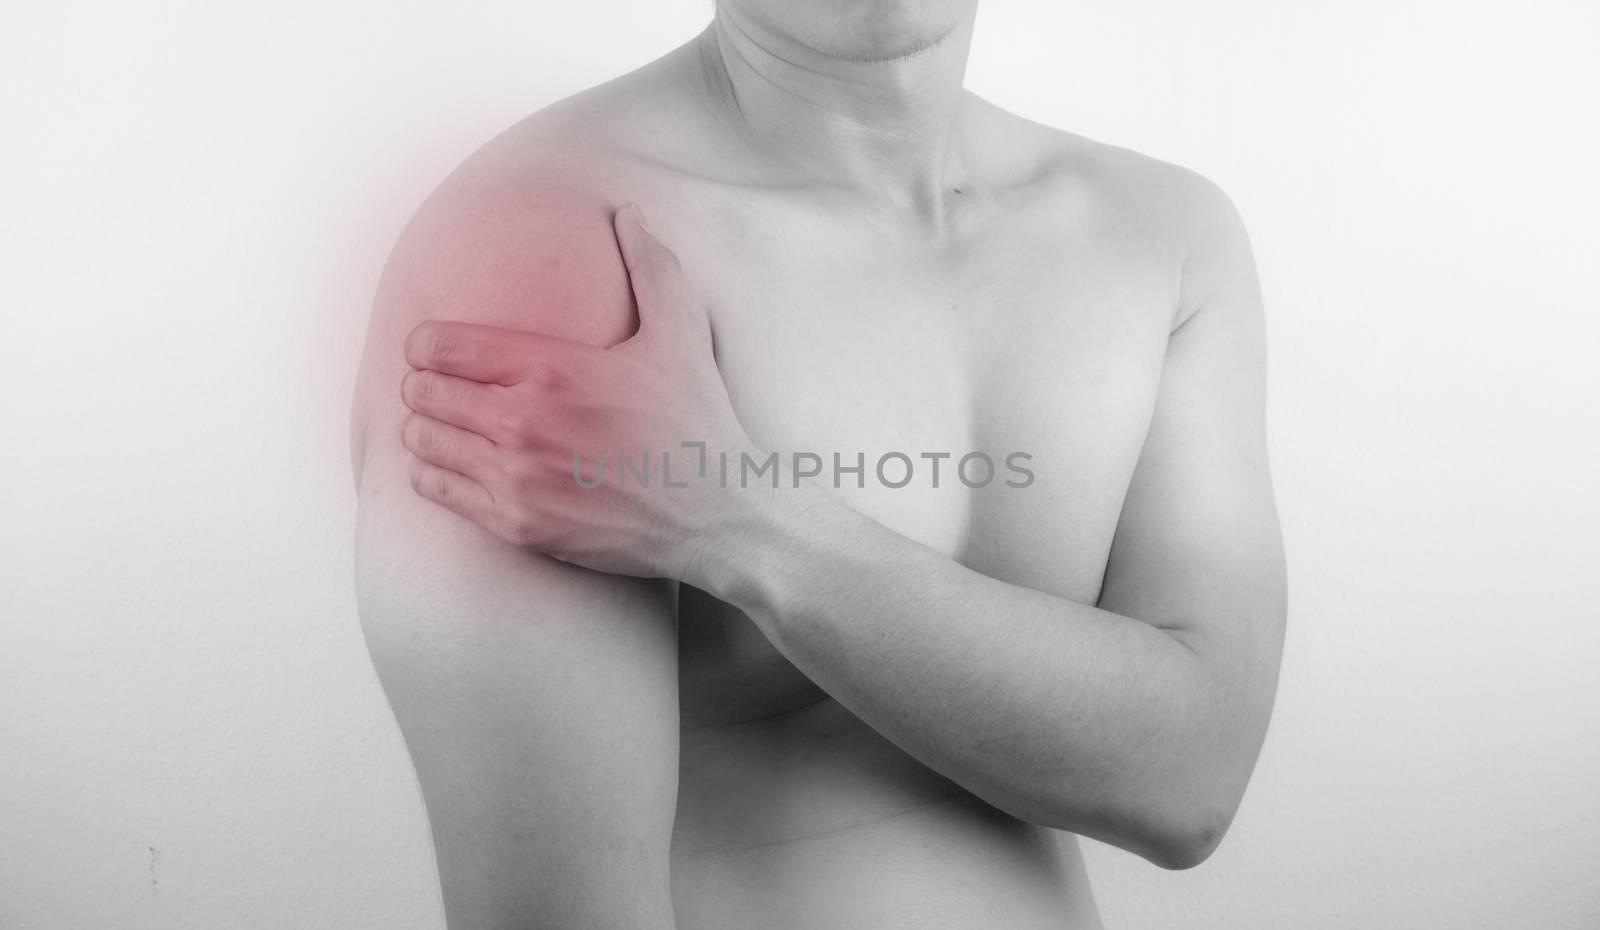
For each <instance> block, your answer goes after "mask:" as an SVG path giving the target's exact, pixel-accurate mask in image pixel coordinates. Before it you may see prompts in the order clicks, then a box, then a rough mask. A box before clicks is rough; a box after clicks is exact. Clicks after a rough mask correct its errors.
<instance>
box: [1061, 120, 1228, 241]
mask: <svg viewBox="0 0 1600 930" xmlns="http://www.w3.org/2000/svg"><path fill="white" fill-rule="evenodd" d="M1039 130H1040V131H1039V132H1038V134H1037V136H1036V138H1037V139H1038V140H1039V149H1040V151H1041V152H1042V153H1043V161H1044V163H1045V164H1047V165H1048V166H1049V170H1050V171H1051V172H1052V173H1054V174H1056V175H1057V176H1058V177H1060V178H1062V179H1064V181H1065V184H1066V185H1067V186H1070V187H1071V188H1074V189H1076V190H1077V191H1079V192H1080V194H1081V196H1082V197H1083V198H1084V199H1085V200H1086V201H1087V202H1088V203H1089V204H1090V205H1091V207H1092V209H1093V210H1094V213H1095V215H1096V217H1097V219H1098V220H1099V222H1100V223H1101V224H1102V225H1104V226H1107V227H1115V228H1117V229H1120V230H1122V231H1124V232H1125V233H1127V234H1133V235H1139V236H1143V237H1148V238H1150V239H1151V240H1154V241H1157V242H1160V243H1162V244H1165V245H1167V246H1170V247H1171V248H1173V249H1175V250H1177V251H1179V252H1182V253H1186V254H1190V253H1196V252H1198V251H1200V250H1201V249H1202V248H1203V247H1206V246H1209V245H1214V244H1216V242H1217V241H1218V239H1219V237H1221V238H1233V237H1237V236H1240V235H1242V233H1243V224H1242V222H1241V220H1240V217H1239V211H1238V209H1237V208H1236V207H1235V206H1234V203H1233V200H1232V199H1231V198H1230V197H1229V196H1228V195H1227V193H1225V192H1224V191H1223V189H1222V188H1221V187H1220V186H1219V185H1218V184H1217V183H1216V182H1214V181H1212V180H1211V179H1210V178H1208V177H1206V176H1205V175H1203V174H1201V173H1200V172H1198V171H1195V170H1193V169H1191V168H1186V167H1184V166H1182V165H1178V164H1174V163H1172V162H1169V161H1164V160H1162V159H1160V158H1155V157H1153V156H1150V155H1146V154H1144V153H1142V152H1137V151H1134V150H1133V149H1129V148H1124V147H1122V146H1117V145H1111V144H1109V143H1105V142H1100V141H1097V140H1094V139H1090V138H1087V137H1085V136H1079V135H1075V134H1073V133H1070V132H1066V131H1063V130H1059V129H1051V128H1048V127H1039Z"/></svg>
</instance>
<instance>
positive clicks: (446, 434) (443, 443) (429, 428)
mask: <svg viewBox="0 0 1600 930" xmlns="http://www.w3.org/2000/svg"><path fill="white" fill-rule="evenodd" d="M400 443H401V445H404V446H405V447H406V449H408V450H409V451H410V452H411V454H412V455H415V456H416V457H417V458H419V459H421V460H422V461H424V462H427V463H428V464H429V465H437V466H439V467H440V468H444V469H448V470H450V471H453V472H458V473H460V474H463V475H466V476H467V477H468V478H471V479H472V480H473V481H476V482H478V483H479V484H487V481H486V479H487V478H488V477H489V474H490V469H491V463H493V461H494V453H495V445H494V443H492V442H490V441H489V440H487V439H485V438H483V437H482V436H480V435H478V434H477V433H473V432H469V431H467V430H464V429H460V428H458V427H455V426H451V425H450V424H448V423H444V422H441V421H439V420H435V419H432V418H430V417H425V416H422V415H421V414H416V413H413V414H411V415H410V416H408V417H406V422H405V424H404V425H403V426H401V428H400Z"/></svg>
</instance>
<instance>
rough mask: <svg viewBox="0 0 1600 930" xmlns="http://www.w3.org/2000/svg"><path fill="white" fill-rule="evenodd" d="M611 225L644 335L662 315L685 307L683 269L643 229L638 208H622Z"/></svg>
mask: <svg viewBox="0 0 1600 930" xmlns="http://www.w3.org/2000/svg"><path fill="white" fill-rule="evenodd" d="M613 225H614V226H615V228H616V234H617V245H618V246H620V247H621V249H622V260H623V262H624V263H625V264H626V265H627V266H628V280H629V282H630V283H631V284H632V285H633V298H634V303H636V304H638V307H639V332H641V333H644V332H647V331H649V330H650V329H651V328H652V326H653V325H654V324H657V323H658V322H659V320H660V318H661V317H662V316H663V315H664V314H669V313H676V312H681V311H682V309H683V307H684V306H685V304H686V303H687V296H686V292H685V287H684V283H683V266H682V265H681V264H680V263H679V262H678V256H677V254H676V253H674V252H673V251H672V250H671V249H669V248H667V246H666V243H664V242H662V241H661V240H660V239H657V238H656V237H655V235H654V234H652V233H651V232H650V230H649V229H647V228H646V227H645V225H644V213H643V212H642V211H640V209H639V205H638V204H634V203H630V204H625V205H624V206H623V207H622V209H620V210H618V211H617V215H616V217H615V218H614V219H613Z"/></svg>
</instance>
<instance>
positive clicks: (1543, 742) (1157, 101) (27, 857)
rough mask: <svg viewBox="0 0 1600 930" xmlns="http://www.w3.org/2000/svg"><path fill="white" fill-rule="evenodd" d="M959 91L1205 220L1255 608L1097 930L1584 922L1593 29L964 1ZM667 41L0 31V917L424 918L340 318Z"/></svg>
mask: <svg viewBox="0 0 1600 930" xmlns="http://www.w3.org/2000/svg"><path fill="white" fill-rule="evenodd" d="M986 2H987V3H988V5H987V6H986V7H985V11H984V13H983V14H982V16H981V20H980V26H979V31H980V35H979V39H978V45H977V47H976V48H975V50H974V60H973V64H972V70H971V85H972V86H973V88H974V89H975V90H977V91H978V92H979V93H982V94H986V95H988V96H990V97H991V98H992V99H995V100H996V101H997V102H999V103H1001V104H1002V105H1006V106H1010V107H1011V108H1013V109H1015V110H1018V111H1020V112H1021V113H1023V114H1025V115H1028V116H1031V117H1033V118H1036V119H1039V120H1041V121H1044V122H1049V123H1053V124H1056V125H1061V126H1065V127H1067V128H1071V129H1074V130H1075V131H1079V132H1082V133H1086V134H1088V135H1091V136H1094V137H1097V138H1101V139H1104V140H1107V141H1114V142H1118V143H1121V144H1124V145H1128V146H1131V147H1133V148H1137V149H1141V150H1143V151H1146V152H1149V153H1151V154H1155V155H1158V156H1161V157H1165V158H1168V159H1171V160H1175V161H1178V162H1181V163H1184V164H1187V165H1190V166H1192V167H1194V168H1197V169H1199V170H1200V171H1202V172H1204V173H1207V174H1209V175H1210V176H1212V177H1213V178H1215V179H1216V180H1218V181H1219V182H1220V183H1221V184H1222V185H1223V186H1224V187H1226V188H1227V189H1228V190H1229V191H1231V192H1232V194H1233V196H1234V198H1235V200H1236V201H1237V202H1238V203H1239V205H1240V207H1241V208H1242V210H1243V211H1244V213H1245V216H1246V218H1247V220H1248V222H1249V224H1250V226H1251V228H1252V230H1253V233H1254V237H1255V241H1256V246H1257V254H1258V259H1259V262H1260V266H1261V269H1262V277H1263V282H1264V285H1265V289H1266V293H1267V295H1268V299H1269V302H1270V312H1271V336H1272V346H1271V348H1272V360H1273V368H1274V382H1273V392H1274V393H1273V401H1272V426H1273V442H1274V457H1275V462H1276V468H1277V475H1278V490H1279V495H1280V499H1281V503H1282V509H1283V514H1284V521H1285V525H1286V531H1287V535H1288V544H1289V552H1290V561H1291V572H1292V585H1293V614H1292V619H1291V624H1292V627H1291V631H1290V636H1289V642H1288V652H1287V656H1286V658H1285V666H1284V673H1283V685H1282V690H1281V698H1280V702H1279V706H1278V710H1277V715H1276V717H1275V721H1274V724H1273V728H1272V733H1271V736H1270V738H1269V740H1268V744H1267V748H1266V751H1265V754H1264V756H1263V758H1262V760H1261V764H1260V767H1259V769H1258V772H1257V776H1256V779H1255V782H1254V783H1253V786H1252V789H1251V792H1250V795H1249V797H1248V798H1247V800H1246V803H1245V807H1244V810H1243V812H1242V813H1241V815H1240V817H1239V820H1238V822H1237V824H1236V826H1235V828H1234V832H1233V834H1232V835H1231V836H1230V838H1229V839H1228V841H1227V842H1226V843H1225V844H1224V846H1223V848H1222V850H1221V851H1220V852H1219V853H1218V854H1217V856H1216V857H1215V858H1214V859H1213V860H1212V861H1211V862H1210V863H1208V864H1207V865H1206V866H1204V867H1202V868H1200V869H1198V870H1196V871H1193V872H1189V873H1182V874H1171V873H1164V872H1160V871H1157V870H1155V869H1153V868H1151V867H1148V866H1145V865H1143V864H1141V863H1139V862H1138V861H1137V860H1134V859H1132V858H1131V857H1129V856H1126V855H1124V854H1121V853H1118V852H1116V851H1113V850H1109V849H1105V848H1103V847H1095V848H1094V849H1093V850H1092V852H1093V861H1092V867H1093V870H1094V872H1095V873H1096V876H1097V879H1098V888H1099V897H1100V900H1101V903H1102V906H1103V909H1104V911H1105V913H1106V915H1107V917H1108V918H1109V920H1110V922H1111V925H1112V926H1113V927H1116V928H1127V930H1139V928H1152V930H1154V928H1170V927H1177V926H1183V927H1191V928H1208V927H1216V928H1237V927H1272V928H1296V927H1312V928H1330V930H1332V928H1345V927H1385V928H1434V927H1443V926H1451V927H1475V928H1500V927H1510V926H1516V927H1539V928H1593V927H1595V926H1597V925H1600V839H1597V837H1600V792H1597V790H1596V785H1597V784H1600V686H1597V684H1596V682H1597V681H1600V674H1597V673H1596V671H1595V667H1596V664H1597V659H1600V609H1597V608H1596V606H1595V605H1596V603H1597V602H1600V580H1597V576H1600V573H1597V572H1596V570H1595V564H1596V561H1597V556H1600V545H1597V538H1596V532H1597V531H1596V526H1597V525H1600V495H1597V493H1596V490H1595V478H1594V475H1596V474H1600V438H1597V432H1600V431H1597V417H1596V414H1595V412H1594V406H1593V405H1594V404H1595V402H1596V399H1597V398H1600V378H1597V375H1596V366H1595V356H1596V354H1597V350H1600V324H1597V322H1596V316H1597V311H1600V300H1597V298H1596V294H1597V292H1600V280H1597V277H1600V276H1597V274H1596V271H1597V267H1596V265H1597V251H1600V246H1597V234H1596V225H1595V224H1596V222H1597V219H1596V218H1597V216H1600V185H1597V182H1596V174H1595V171H1596V165H1600V138H1597V130H1596V119H1595V115H1594V114H1595V103H1596V94H1597V89H1600V22H1597V14H1596V11H1595V6H1594V5H1593V4H1592V2H1588V0H1566V2H1563V0H1523V2H1520V3H1518V4H1507V3H1497V4H1491V3H1487V2H1462V0H1457V2H1443V0H1344V2H1340V3H1284V2H1282V0H1272V2H1268V0H1210V2H1206V3H1181V2H1176V0H1118V2H1116V3H1099V2H1094V3H1090V2H1078V3H1066V4H1058V3H1050V2H1039V3H1023V2H1020V0H986ZM707 10H708V4H706V3H705V2H703V0H651V2H643V0H641V2H634V3H627V2H621V0H606V2H587V3H582V4H578V3H556V4H550V3H535V2H531V0H523V2H497V3H488V2H476V3H466V4H445V3H439V2H431V3H416V2H409V3H408V2H393V0H391V2H377V0H344V2H340V3H321V2H318V3H313V2H308V0H286V2H273V3H262V4H244V3H225V2H218V0H212V2H199V0H182V2H180V0H170V2H165V3H160V2H154V0H143V2H138V3H131V2H123V3H112V2H103V3H82V2H77V3H68V2H41V0H27V2H18V0H11V2H9V3H7V4H6V5H5V6H4V7H3V8H0V82H3V83H0V101H3V103H0V106H3V112H0V185H3V190H4V199H3V202H0V203H3V207H4V209H3V212H0V255H3V260H0V265H3V267H4V269H5V273H4V276H3V278H0V288H3V289H0V307H3V312H4V326H3V329H0V398H3V400H0V412H3V416H0V460H3V464H0V472H3V474H0V599H3V600H0V611H3V612H0V848H3V849H4V850H5V853H4V856H3V859H0V927H4V928H8V930H9V928H19V930H22V928H26V930H34V928H50V930H53V928H92V930H100V928H162V930H169V928H177V930H189V928H193V930H201V928H208V930H209V928H217V927H227V928H247V927H257V926H260V927H272V928H358V927H383V928H417V930H436V928H438V927H439V926H440V925H441V924H440V918H439V913H438V903H437V901H438V899H437V891H436V889H435V887H434V883H433V877H432V871H431V869H432V865H431V861H430V857H429V852H428V847H427V840H426V833H425V827H424V821H423V814H422V809H421V806H420V799H419V795H418V794H417V791H416V788H415V787H414V784H413V782H412V777H411V774H410V770H409V766H408V764H407V761H406V757H405V754H404V749H403V747H402V745H401V742H400V738H399V735H398V732H397V731H396V729H395V726H394V724H393V722H392V720H391V718H390V717H389V714H388V710H387V707H386V705H385V703H384V701H383V698H382V696H381V694H380V692H379V689H378V685H377V682H376V680H375V679H374V677H373V675H372V672H371V671H370V669H369V666H368V664H367V660H366V656H365V652H364V649H363V646H362V643H361V640H360V636H359V633H358V630H357V627H356V623H355V615H354V604H353V597H352V593H351V579H350V553H349V537H350V529H351V520H352V494H351V488H350V483H349V478H348V468H347V462H346V450H345V436H344V429H345V423H344V419H345V413H346V401H347V397H348V394H349V391H350V387H351V383H352V379H353V375H354V368H355V362H356V358H357V353H358V345H359V338H360V335H361V332H362V328H363V326H364V316H365V310H366V304H367V301H368V299H369V296H370V293H371V290H372V287H373V284H374V280H375V277H376V275H377V272H378V270H379V268H380V266H381V263H382V261H383V258H384V253H385V251H386V249H387V247H388V245H389V242H390V241H391V239H392V237H393V235H394V233H395V232H396V231H397V230H398V227H399V225H400V223H401V222H402V221H403V219H404V218H405V216H406V215H407V214H408V213H409V211H410V210H411V208H412V207H413V206H414V205H415V203H416V202H417V200H418V199H419V198H420V197H421V196H422V195H423V194H424V193H425V192H426V190H427V189H428V188H429V187H430V186H431V185H432V184H433V183H434V182H435V181H436V180H437V179H438V178H439V177H440V176H441V175H442V174H443V172H445V171H446V170H448V168H449V167H450V166H452V165H453V164H454V163H455V162H456V161H458V160H459V159H460V158H461V157H462V156H464V155H465V154H466V153H467V151H468V150H469V149H470V148H471V147H473V146H474V145H475V144H476V143H477V142H478V141H481V140H483V139H484V138H486V137H487V136H489V135H490V134H492V133H493V132H495V131H497V130H498V129H499V128H501V127H503V126H504V125H506V124H508V123H509V122H511V121H512V120H514V119H516V118H517V117H518V116H520V115H521V114H523V113H525V112H527V111H528V110H530V109H532V108H535V107H536V106H538V105H540V104H541V103H543V102H545V101H548V100H551V99H553V98H555V97H558V96H560V95H563V94H566V93H568V92H571V91H573V90H576V89H578V88H580V87H583V86H586V85H588V84H591V83H594V82H597V81H599V80H602V79H604V78H606V77H608V76H611V75H613V74H615V73H618V72H620V71H622V70H624V69H625V68H627V67H630V66H632V65H634V64H637V63H640V62H642V61H644V60H645V59H646V58H648V57H652V56H653V55H654V54H655V53H657V52H660V51H664V50H665V49H667V48H669V47H670V46H672V45H674V44H676V43H677V41H679V40H680V39H681V38H683V37H686V36H687V35H688V34H690V33H691V32H692V31H693V30H694V29H696V28H697V27H698V25H699V24H700V23H701V21H702V20H703V19H704V17H705V16H706V15H707Z"/></svg>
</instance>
